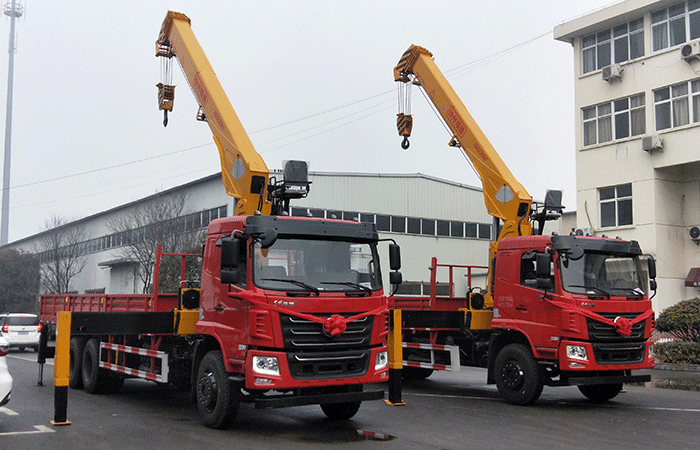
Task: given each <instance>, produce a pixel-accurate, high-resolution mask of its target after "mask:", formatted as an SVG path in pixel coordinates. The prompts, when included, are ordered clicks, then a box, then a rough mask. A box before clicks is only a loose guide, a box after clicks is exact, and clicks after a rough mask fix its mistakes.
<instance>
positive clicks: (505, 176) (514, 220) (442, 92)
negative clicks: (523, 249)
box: [394, 45, 532, 254]
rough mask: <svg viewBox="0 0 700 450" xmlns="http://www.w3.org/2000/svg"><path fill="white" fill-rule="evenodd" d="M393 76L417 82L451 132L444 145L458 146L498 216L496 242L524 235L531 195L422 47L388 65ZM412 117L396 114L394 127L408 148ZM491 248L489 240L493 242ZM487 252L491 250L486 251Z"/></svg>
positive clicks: (488, 205) (528, 231) (529, 228)
mask: <svg viewBox="0 0 700 450" xmlns="http://www.w3.org/2000/svg"><path fill="white" fill-rule="evenodd" d="M394 80H395V81H398V82H401V83H413V84H417V85H419V86H420V87H422V88H423V89H424V90H425V92H426V93H427V94H428V97H429V98H430V100H431V101H432V102H433V104H434V105H435V108H436V109H437V111H438V112H439V113H440V115H441V116H442V118H443V120H444V121H445V123H446V124H447V126H448V127H449V128H450V130H451V132H452V133H453V136H452V139H451V140H450V143H449V145H450V146H453V147H459V148H461V149H462V151H463V152H464V153H465V154H466V155H467V157H468V158H469V160H470V161H471V162H472V164H473V166H474V168H475V169H476V171H477V173H478V174H479V176H480V177H481V183H482V185H483V189H484V201H485V203H486V209H487V211H488V212H489V214H491V215H492V216H493V217H496V218H498V219H500V220H501V221H503V227H502V228H501V231H500V233H499V234H498V237H497V239H496V243H497V242H498V241H500V240H501V239H502V238H504V237H511V236H529V235H530V234H531V231H532V225H531V223H530V221H529V217H528V215H529V213H530V205H531V204H532V197H531V196H530V194H528V193H527V191H526V190H525V188H524V187H523V186H522V184H520V182H518V180H516V179H515V177H514V176H513V174H512V173H511V171H510V170H509V169H508V167H507V166H506V165H505V163H504V162H503V160H502V159H501V157H500V156H499V155H498V152H496V149H495V148H494V147H493V145H491V143H490V142H489V140H488V139H487V138H486V135H484V133H483V132H482V131H481V129H480V128H479V126H478V125H477V123H476V122H475V121H474V119H473V118H472V116H471V114H469V111H468V110H467V108H466V107H465V106H464V103H462V101H461V100H460V99H459V97H458V96H457V93H456V92H455V90H454V89H453V88H452V86H451V85H450V83H449V82H448V81H447V79H446V78H445V76H444V75H443V74H442V72H441V71H440V69H438V67H437V65H436V64H435V61H433V55H432V53H430V52H429V51H428V50H426V49H424V48H423V47H419V46H417V45H412V46H411V47H409V48H408V50H406V52H405V53H404V54H403V56H402V57H401V59H400V60H399V63H398V65H397V66H396V67H395V68H394ZM411 121H412V118H411V117H410V116H408V115H405V114H404V113H403V112H401V113H399V116H398V120H397V126H398V129H399V134H400V135H401V136H404V142H403V144H402V146H403V147H404V148H408V136H410V135H411ZM493 248H494V250H495V245H494V246H493ZM492 254H493V252H492Z"/></svg>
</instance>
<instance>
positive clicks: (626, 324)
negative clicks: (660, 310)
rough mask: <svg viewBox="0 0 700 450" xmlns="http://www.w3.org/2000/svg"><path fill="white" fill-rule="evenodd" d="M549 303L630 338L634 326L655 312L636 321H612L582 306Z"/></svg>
mask: <svg viewBox="0 0 700 450" xmlns="http://www.w3.org/2000/svg"><path fill="white" fill-rule="evenodd" d="M547 301H548V302H549V303H550V304H552V305H554V306H558V307H559V308H561V309H563V310H564V311H565V312H573V313H578V314H581V315H583V316H586V317H589V318H591V319H593V320H595V321H597V322H601V323H604V324H606V325H610V326H612V327H613V328H615V332H616V333H617V334H619V335H620V336H625V337H627V336H630V335H631V334H632V325H634V324H635V323H638V322H641V321H643V320H646V319H647V318H649V317H651V315H652V314H654V311H653V310H651V309H649V310H647V311H646V312H644V313H642V314H640V315H638V316H637V317H635V318H634V319H632V320H630V319H627V318H625V317H619V316H618V317H616V318H615V320H610V319H608V318H607V317H603V316H601V315H600V314H598V313H594V312H593V311H589V310H587V309H584V308H582V307H581V306H576V305H572V304H569V303H564V302H558V301H556V300H550V299H547Z"/></svg>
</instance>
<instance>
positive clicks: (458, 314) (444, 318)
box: [401, 310, 465, 329]
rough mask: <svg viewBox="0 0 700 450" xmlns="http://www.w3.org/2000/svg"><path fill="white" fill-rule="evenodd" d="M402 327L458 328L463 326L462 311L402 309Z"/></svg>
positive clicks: (463, 315)
mask: <svg viewBox="0 0 700 450" xmlns="http://www.w3.org/2000/svg"><path fill="white" fill-rule="evenodd" d="M401 320H402V322H403V325H402V328H404V329H406V328H421V329H425V328H431V329H438V328H439V329H459V328H462V327H464V324H465V312H464V311H411V310H402V311H401Z"/></svg>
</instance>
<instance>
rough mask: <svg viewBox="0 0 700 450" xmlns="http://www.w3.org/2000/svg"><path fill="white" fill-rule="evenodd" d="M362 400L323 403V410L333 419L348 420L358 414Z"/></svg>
mask: <svg viewBox="0 0 700 450" xmlns="http://www.w3.org/2000/svg"><path fill="white" fill-rule="evenodd" d="M361 403H362V402H346V403H322V404H321V410H323V413H324V414H325V415H326V417H328V418H329V419H331V420H348V419H349V418H351V417H353V416H354V415H355V414H357V411H359V409H360V404H361Z"/></svg>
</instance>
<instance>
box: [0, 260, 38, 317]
mask: <svg viewBox="0 0 700 450" xmlns="http://www.w3.org/2000/svg"><path fill="white" fill-rule="evenodd" d="M0 267H2V270H0V312H2V313H5V312H36V310H37V306H38V304H37V301H36V299H37V297H38V296H39V278H40V277H39V261H38V260H37V259H36V258H35V257H34V255H32V254H31V253H26V252H24V251H21V250H19V251H18V250H15V249H7V250H0Z"/></svg>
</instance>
